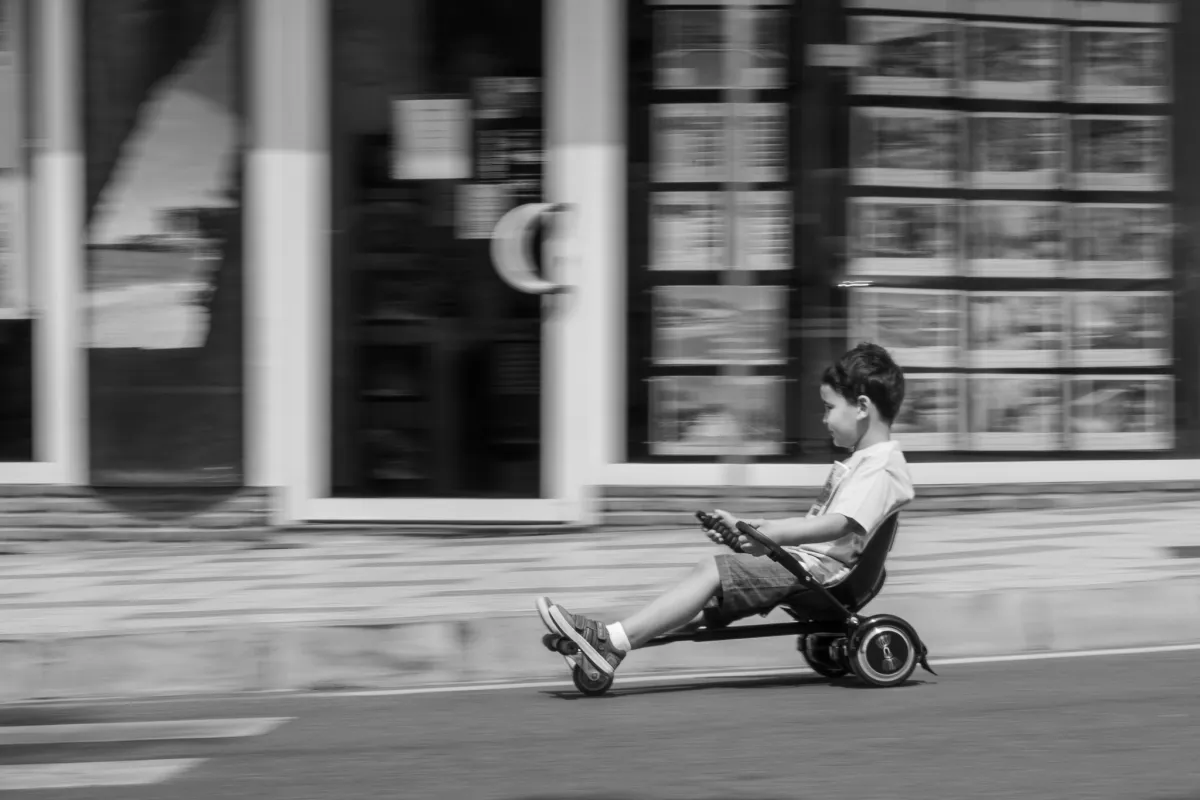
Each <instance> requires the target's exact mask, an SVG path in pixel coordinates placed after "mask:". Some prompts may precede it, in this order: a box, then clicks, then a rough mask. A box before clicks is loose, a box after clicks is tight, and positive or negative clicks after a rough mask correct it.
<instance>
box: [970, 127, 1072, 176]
mask: <svg viewBox="0 0 1200 800" xmlns="http://www.w3.org/2000/svg"><path fill="white" fill-rule="evenodd" d="M969 119H970V142H971V145H970V149H971V176H970V182H971V186H972V187H973V188H975V189H1056V188H1058V187H1059V186H1061V185H1062V181H1063V173H1064V171H1065V169H1066V163H1067V161H1066V152H1067V151H1066V147H1067V135H1066V134H1067V127H1066V124H1065V118H1064V117H1062V116H1059V115H1057V114H1018V113H1009V112H993V113H982V114H973V115H971V117H970V118H969Z"/></svg>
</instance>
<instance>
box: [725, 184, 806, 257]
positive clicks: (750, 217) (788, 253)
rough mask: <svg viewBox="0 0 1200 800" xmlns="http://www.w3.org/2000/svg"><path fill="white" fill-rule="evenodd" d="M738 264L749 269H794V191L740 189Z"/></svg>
mask: <svg viewBox="0 0 1200 800" xmlns="http://www.w3.org/2000/svg"><path fill="white" fill-rule="evenodd" d="M737 204H738V208H737V214H738V217H737V218H738V251H739V252H740V253H741V257H740V258H739V259H738V266H739V267H740V268H741V269H748V270H775V269H791V268H792V264H793V259H792V193H791V192H788V191H763V192H738V194H737Z"/></svg>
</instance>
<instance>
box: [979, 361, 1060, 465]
mask: <svg viewBox="0 0 1200 800" xmlns="http://www.w3.org/2000/svg"><path fill="white" fill-rule="evenodd" d="M967 382H968V385H969V386H970V392H971V403H970V414H969V418H970V423H969V431H970V432H969V441H970V446H971V449H972V450H1061V449H1062V447H1063V427H1064V425H1063V417H1064V405H1065V403H1064V397H1063V394H1064V387H1063V382H1062V380H1061V379H1060V378H1059V376H1057V375H1011V374H1009V375H1005V374H997V373H976V374H974V375H970V376H969V377H968V379H967Z"/></svg>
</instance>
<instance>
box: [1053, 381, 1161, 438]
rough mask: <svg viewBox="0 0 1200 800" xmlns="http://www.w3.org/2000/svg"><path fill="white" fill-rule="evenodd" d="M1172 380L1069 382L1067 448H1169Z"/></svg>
mask: <svg viewBox="0 0 1200 800" xmlns="http://www.w3.org/2000/svg"><path fill="white" fill-rule="evenodd" d="M1173 391H1174V379H1173V378H1171V377H1170V376H1167V375H1146V376H1137V375H1079V376H1075V377H1073V378H1071V380H1070V393H1071V394H1070V403H1069V406H1068V416H1069V420H1070V422H1069V424H1070V447H1071V449H1072V450H1169V449H1171V447H1172V446H1173V441H1172V440H1173V438H1174V436H1173V433H1174V425H1173V420H1174V402H1173V396H1172V393H1173Z"/></svg>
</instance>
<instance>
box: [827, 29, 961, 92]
mask: <svg viewBox="0 0 1200 800" xmlns="http://www.w3.org/2000/svg"><path fill="white" fill-rule="evenodd" d="M957 32H958V28H957V26H956V25H955V24H954V23H953V22H950V21H949V20H939V19H922V18H919V17H866V16H864V17H851V18H850V35H851V41H852V42H853V43H854V44H856V45H858V46H859V47H860V48H862V50H863V51H864V53H865V55H866V63H865V64H864V65H863V66H862V67H860V68H859V69H857V70H856V71H855V73H854V77H853V83H852V87H851V91H853V92H854V93H855V94H877V95H916V96H926V97H939V96H946V95H949V94H950V93H951V92H952V91H953V90H954V80H955V77H956V75H955V69H956V67H957V64H958V59H957V58H956V55H957V42H958V40H957Z"/></svg>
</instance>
